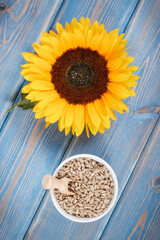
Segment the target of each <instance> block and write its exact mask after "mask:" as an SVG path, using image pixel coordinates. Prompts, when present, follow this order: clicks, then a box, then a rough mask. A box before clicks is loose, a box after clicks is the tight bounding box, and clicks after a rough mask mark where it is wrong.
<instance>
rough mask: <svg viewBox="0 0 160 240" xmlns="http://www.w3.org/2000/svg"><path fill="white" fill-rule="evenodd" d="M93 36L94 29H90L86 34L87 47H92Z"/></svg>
mask: <svg viewBox="0 0 160 240" xmlns="http://www.w3.org/2000/svg"><path fill="white" fill-rule="evenodd" d="M92 36H93V35H92V30H91V29H89V31H88V34H87V36H86V43H85V46H86V48H88V47H90V43H91V39H92Z"/></svg>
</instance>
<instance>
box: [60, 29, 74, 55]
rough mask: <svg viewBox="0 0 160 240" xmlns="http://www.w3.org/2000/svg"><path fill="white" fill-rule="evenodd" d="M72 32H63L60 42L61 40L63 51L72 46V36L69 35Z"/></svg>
mask: <svg viewBox="0 0 160 240" xmlns="http://www.w3.org/2000/svg"><path fill="white" fill-rule="evenodd" d="M70 34H71V33H67V32H62V34H61V39H60V42H61V45H62V48H63V51H67V50H68V49H71V48H72V45H71V41H70V37H69V36H70Z"/></svg>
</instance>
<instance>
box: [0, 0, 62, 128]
mask: <svg viewBox="0 0 160 240" xmlns="http://www.w3.org/2000/svg"><path fill="white" fill-rule="evenodd" d="M4 2H5V1H4ZM62 2H63V0H53V1H49V0H45V1H43V0H21V1H19V0H13V1H6V3H4V5H5V9H4V10H3V11H0V82H1V88H0V109H1V113H0V127H1V126H2V124H3V122H4V120H5V118H6V111H7V109H8V108H9V107H10V106H11V105H12V104H13V102H14V101H15V98H16V96H17V93H18V91H19V90H20V88H21V86H22V84H23V82H24V79H23V77H22V76H21V75H20V70H21V67H20V65H21V64H24V62H25V60H24V59H23V58H22V55H21V53H22V52H26V51H33V48H32V43H33V42H34V41H39V37H40V35H41V34H42V31H48V30H49V28H50V26H51V23H52V22H53V19H54V17H55V16H56V14H57V11H58V10H59V8H60V6H61V4H62Z"/></svg>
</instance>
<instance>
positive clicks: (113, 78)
mask: <svg viewBox="0 0 160 240" xmlns="http://www.w3.org/2000/svg"><path fill="white" fill-rule="evenodd" d="M129 77H130V75H127V74H123V73H112V72H110V73H109V80H110V82H122V81H127V80H128V79H129Z"/></svg>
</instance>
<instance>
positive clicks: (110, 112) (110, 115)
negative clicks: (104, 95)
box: [106, 106, 117, 120]
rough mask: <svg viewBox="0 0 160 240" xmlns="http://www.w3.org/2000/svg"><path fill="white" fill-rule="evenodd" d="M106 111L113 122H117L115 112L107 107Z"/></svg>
mask: <svg viewBox="0 0 160 240" xmlns="http://www.w3.org/2000/svg"><path fill="white" fill-rule="evenodd" d="M106 109H107V113H108V116H109V117H110V118H111V119H112V120H116V119H117V118H116V116H115V114H114V112H113V110H112V109H111V108H109V107H108V106H106Z"/></svg>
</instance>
